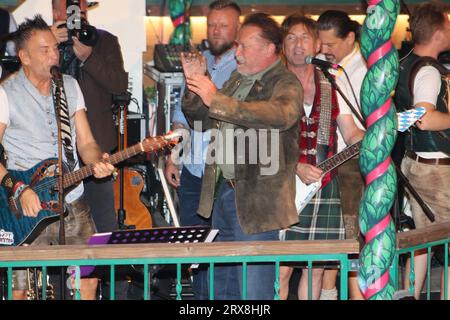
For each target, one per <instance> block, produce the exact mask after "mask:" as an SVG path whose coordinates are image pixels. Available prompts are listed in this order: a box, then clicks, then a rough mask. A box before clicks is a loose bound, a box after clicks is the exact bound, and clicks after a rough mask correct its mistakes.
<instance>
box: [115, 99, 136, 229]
mask: <svg viewBox="0 0 450 320" xmlns="http://www.w3.org/2000/svg"><path fill="white" fill-rule="evenodd" d="M113 101H114V104H115V105H116V106H117V107H118V109H119V111H118V113H119V115H118V117H119V151H121V150H124V149H125V130H126V129H125V128H126V121H127V109H128V105H129V104H130V101H131V95H130V94H129V93H128V92H127V93H126V94H123V95H114V96H113ZM124 171H125V170H124V167H123V166H121V167H120V169H119V177H120V178H119V179H120V181H119V208H118V209H117V224H118V227H119V230H127V229H134V228H133V227H132V226H128V225H126V224H125V219H126V216H127V213H126V211H125V207H124V179H125V175H124Z"/></svg>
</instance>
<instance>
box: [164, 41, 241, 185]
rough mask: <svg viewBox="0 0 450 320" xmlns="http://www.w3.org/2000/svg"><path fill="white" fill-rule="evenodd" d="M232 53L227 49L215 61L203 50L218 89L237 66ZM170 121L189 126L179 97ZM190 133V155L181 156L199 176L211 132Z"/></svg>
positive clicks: (194, 173)
mask: <svg viewBox="0 0 450 320" xmlns="http://www.w3.org/2000/svg"><path fill="white" fill-rule="evenodd" d="M234 53H235V50H229V51H227V52H226V53H224V54H223V55H222V56H221V58H220V61H219V63H216V61H215V57H214V56H213V55H212V54H211V52H210V51H209V50H207V51H204V52H203V55H204V56H205V58H206V63H207V68H208V72H209V74H210V75H211V80H212V82H214V84H215V85H216V87H217V88H218V89H221V88H222V86H223V84H224V83H225V81H227V80H228V79H229V78H230V75H231V73H232V72H233V71H234V70H235V69H236V67H237V63H236V59H235V55H234ZM172 122H178V123H181V124H183V125H184V126H185V127H186V128H189V124H188V122H187V120H186V118H185V116H184V114H183V112H182V111H181V99H180V102H179V103H177V105H176V106H175V110H174V113H173V118H172ZM190 133H191V154H190V157H189V156H188V157H183V162H184V163H183V165H184V166H185V167H186V169H187V170H188V171H189V172H190V173H191V174H192V175H194V176H196V177H198V178H201V177H202V176H203V171H204V169H205V161H206V153H207V151H208V145H209V140H210V139H211V132H210V131H209V130H207V131H205V132H199V131H194V130H193V129H192V128H191V130H190Z"/></svg>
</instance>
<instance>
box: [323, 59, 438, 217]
mask: <svg viewBox="0 0 450 320" xmlns="http://www.w3.org/2000/svg"><path fill="white" fill-rule="evenodd" d="M320 69H321V70H322V72H323V74H324V75H325V77H326V78H327V79H328V81H330V83H331V85H332V86H333V88H335V89H336V91H337V92H339V94H340V96H341V97H342V99H344V101H345V102H346V103H347V105H348V106H349V107H350V109H351V110H352V112H353V114H354V116H355V117H356V118H357V119H358V121H359V122H360V123H361V125H362V126H363V127H364V129H366V130H367V126H366V123H365V122H364V120H363V119H362V117H361V115H360V114H359V113H358V112H357V111H356V109H355V107H354V106H353V104H352V103H351V102H350V101H349V100H348V98H347V97H346V96H345V94H344V93H343V92H342V90H341V88H339V86H338V85H337V83H336V79H335V78H334V77H333V76H332V75H331V74H330V72H329V71H328V69H327V68H325V67H320ZM350 85H351V84H350ZM392 164H393V165H394V167H395V170H396V172H397V175H398V177H399V178H400V181H401V183H403V185H404V186H405V187H406V188H407V189H408V190H409V191H410V192H411V194H412V195H413V197H414V198H415V199H416V201H417V203H418V204H419V205H420V207H421V208H422V210H423V212H424V213H425V215H426V216H427V218H428V219H429V220H430V221H431V222H434V221H435V217H434V214H433V212H432V211H431V209H430V207H429V206H428V205H427V204H426V203H425V202H424V201H423V199H422V197H421V196H420V195H419V194H418V193H417V191H416V189H414V187H413V186H412V185H411V183H410V182H409V180H408V178H407V177H406V176H405V175H404V174H403V172H402V171H401V169H400V168H399V167H398V166H397V164H395V163H394V162H392Z"/></svg>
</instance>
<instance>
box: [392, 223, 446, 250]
mask: <svg viewBox="0 0 450 320" xmlns="http://www.w3.org/2000/svg"><path fill="white" fill-rule="evenodd" d="M449 238H450V222H445V223H439V224H435V225H433V226H431V227H427V228H422V229H418V230H411V231H408V232H401V233H397V249H405V248H409V247H415V246H418V245H421V244H424V243H429V242H434V241H439V240H443V239H449Z"/></svg>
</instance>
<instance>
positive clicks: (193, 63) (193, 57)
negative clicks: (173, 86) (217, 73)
mask: <svg viewBox="0 0 450 320" xmlns="http://www.w3.org/2000/svg"><path fill="white" fill-rule="evenodd" d="M181 64H182V65H183V72H184V76H185V77H186V78H189V77H192V76H193V75H195V74H202V75H204V74H206V58H205V57H204V56H203V55H202V54H201V53H194V52H182V53H181Z"/></svg>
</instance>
